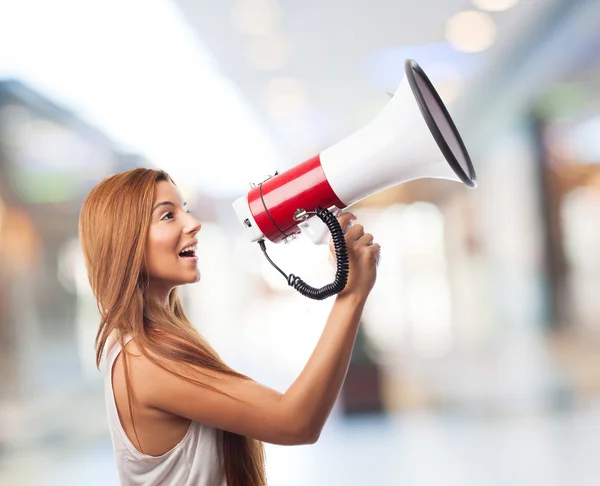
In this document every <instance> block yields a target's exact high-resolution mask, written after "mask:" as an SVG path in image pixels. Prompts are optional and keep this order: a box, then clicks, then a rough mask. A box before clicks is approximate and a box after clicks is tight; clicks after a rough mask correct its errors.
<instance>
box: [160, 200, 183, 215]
mask: <svg viewBox="0 0 600 486" xmlns="http://www.w3.org/2000/svg"><path fill="white" fill-rule="evenodd" d="M161 206H173V207H175V204H173V203H172V202H171V201H161V202H159V203H157V204H156V205H155V206H154V207H153V208H152V212H154V211H156V209H157V208H159V207H161ZM186 206H187V203H186V202H184V203H183V207H186Z"/></svg>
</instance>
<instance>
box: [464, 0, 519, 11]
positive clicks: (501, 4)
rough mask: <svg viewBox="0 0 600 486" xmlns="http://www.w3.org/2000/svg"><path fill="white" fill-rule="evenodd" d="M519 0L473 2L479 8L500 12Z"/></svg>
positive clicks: (478, 0)
mask: <svg viewBox="0 0 600 486" xmlns="http://www.w3.org/2000/svg"><path fill="white" fill-rule="evenodd" d="M517 3H519V0H473V4H474V5H475V6H476V7H477V8H480V9H481V10H487V11H488V12H502V11H503V10H508V9H509V8H512V7H514V6H515V5H516V4H517Z"/></svg>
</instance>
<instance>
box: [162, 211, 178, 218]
mask: <svg viewBox="0 0 600 486" xmlns="http://www.w3.org/2000/svg"><path fill="white" fill-rule="evenodd" d="M174 216H175V215H174V214H173V211H169V212H168V213H167V214H165V215H164V216H163V217H162V218H160V219H161V220H166V219H173V217H174Z"/></svg>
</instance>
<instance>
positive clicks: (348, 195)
mask: <svg viewBox="0 0 600 486" xmlns="http://www.w3.org/2000/svg"><path fill="white" fill-rule="evenodd" d="M405 71H406V76H405V77H404V79H403V81H402V83H401V84H400V86H399V87H398V89H397V90H396V92H395V94H394V95H393V97H392V99H391V100H390V101H389V102H388V104H387V105H386V106H385V107H384V109H383V111H382V112H381V113H380V114H379V115H378V116H377V117H376V118H375V119H374V120H373V121H371V122H370V123H369V124H368V125H366V126H365V127H363V128H362V129H360V130H358V131H357V132H355V133H353V134H352V135H350V136H349V137H347V138H345V139H343V140H342V141H340V142H338V143H336V144H335V145H333V146H331V147H329V148H327V149H325V150H323V151H322V152H321V153H320V154H318V155H315V156H314V157H312V158H310V159H308V160H306V161H304V162H302V163H300V164H298V165H296V166H295V167H292V168H290V169H288V170H287V171H285V172H282V173H280V174H276V175H275V176H272V177H270V178H269V179H267V180H266V181H264V182H261V183H260V184H257V185H256V186H255V187H253V188H252V189H251V190H250V191H249V192H248V194H247V195H246V196H243V197H240V198H239V199H237V200H236V201H235V202H234V203H233V207H234V210H235V212H236V215H237V217H238V219H239V220H240V222H241V223H242V225H243V227H244V231H245V232H246V234H247V237H248V238H249V239H250V240H251V241H262V240H264V239H265V238H266V239H268V240H270V241H272V242H274V243H277V242H280V241H282V240H285V239H287V238H288V237H291V236H294V235H297V234H298V233H300V232H303V233H305V234H306V235H307V236H308V237H309V238H310V239H311V240H312V241H313V242H315V243H323V242H325V241H327V240H326V239H325V237H326V236H328V235H329V230H328V228H327V226H325V224H324V223H323V222H322V221H321V219H319V218H317V217H316V216H309V217H307V213H309V214H311V212H313V211H314V210H315V208H325V209H329V210H330V211H336V209H339V210H341V209H343V208H346V207H348V206H350V205H352V204H354V203H356V202H358V201H360V200H361V199H364V198H365V197H367V196H369V195H371V194H374V193H376V192H379V191H382V190H384V189H387V188H389V187H392V186H396V185H398V184H402V183H404V182H407V181H410V180H414V179H420V178H437V179H448V180H453V181H457V182H463V183H464V184H465V185H467V186H468V187H471V188H474V187H475V186H476V185H477V182H476V175H475V170H474V168H473V165H472V163H471V160H470V157H469V154H468V152H467V150H466V148H465V145H464V143H463V141H462V139H461V137H460V134H459V133H458V130H457V128H456V126H455V125H454V122H453V121H452V119H451V117H450V115H449V114H448V111H447V109H446V107H445V106H444V104H443V102H442V100H441V98H440V97H439V95H438V94H437V92H436V91H435V88H434V87H433V85H432V84H431V82H430V80H429V79H428V77H427V76H426V74H425V73H424V72H423V70H422V69H421V68H420V66H419V65H418V64H417V63H416V62H415V61H413V60H411V59H408V60H406V63H405Z"/></svg>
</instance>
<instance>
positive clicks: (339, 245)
mask: <svg viewBox="0 0 600 486" xmlns="http://www.w3.org/2000/svg"><path fill="white" fill-rule="evenodd" d="M306 214H313V215H316V216H318V217H319V219H320V220H321V221H323V223H325V224H326V225H327V228H329V231H330V233H331V239H332V240H333V248H334V250H335V256H336V272H335V279H334V280H333V282H332V283H330V284H327V285H325V286H324V287H321V288H320V289H317V288H315V287H311V286H310V285H308V284H307V283H306V282H305V281H304V280H302V279H301V278H300V277H298V276H296V275H294V274H293V273H291V274H290V275H286V274H285V273H284V272H283V271H282V270H281V269H280V268H279V267H278V266H277V265H275V263H273V261H272V260H271V259H270V258H269V255H268V254H267V248H266V246H265V240H260V241H259V242H258V244H259V245H260V249H261V250H262V251H263V253H264V255H265V257H266V259H267V260H268V261H269V263H270V264H271V265H273V266H274V267H275V269H277V271H278V272H279V273H280V274H281V275H283V276H284V277H285V279H286V280H287V283H288V285H289V286H290V287H293V288H294V289H296V290H297V291H298V292H300V293H301V294H302V295H304V296H305V297H308V298H310V299H314V300H323V299H327V298H328V297H331V296H332V295H335V294H338V293H340V292H341V291H342V290H344V287H346V283H347V282H348V268H349V266H348V250H347V249H346V240H345V238H344V232H343V230H342V227H341V226H340V223H339V221H338V220H337V218H336V217H335V216H334V215H333V214H332V213H331V212H330V211H329V210H327V209H324V208H316V209H315V210H314V211H307V213H306Z"/></svg>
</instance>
